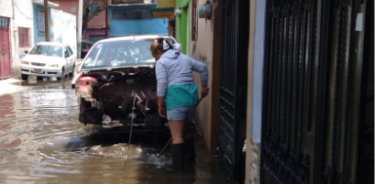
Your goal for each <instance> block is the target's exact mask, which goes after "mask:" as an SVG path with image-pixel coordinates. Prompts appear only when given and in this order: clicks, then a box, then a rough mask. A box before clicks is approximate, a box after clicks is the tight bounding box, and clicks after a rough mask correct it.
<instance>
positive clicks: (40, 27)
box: [38, 10, 45, 32]
mask: <svg viewBox="0 0 375 184" xmlns="http://www.w3.org/2000/svg"><path fill="white" fill-rule="evenodd" d="M38 31H39V32H45V24H44V10H38Z"/></svg>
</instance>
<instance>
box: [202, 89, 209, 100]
mask: <svg viewBox="0 0 375 184" xmlns="http://www.w3.org/2000/svg"><path fill="white" fill-rule="evenodd" d="M209 92H210V88H208V87H207V86H202V89H201V98H202V99H203V98H204V97H206V96H207V95H208V93H209Z"/></svg>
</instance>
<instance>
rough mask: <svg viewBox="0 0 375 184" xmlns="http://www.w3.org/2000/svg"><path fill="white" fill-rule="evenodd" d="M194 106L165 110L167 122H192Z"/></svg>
mask: <svg viewBox="0 0 375 184" xmlns="http://www.w3.org/2000/svg"><path fill="white" fill-rule="evenodd" d="M195 109H196V106H186V107H176V108H172V109H169V110H167V119H168V120H186V121H192V120H193V118H194V114H195Z"/></svg>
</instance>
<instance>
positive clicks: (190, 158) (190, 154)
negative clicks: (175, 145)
mask: <svg viewBox="0 0 375 184" xmlns="http://www.w3.org/2000/svg"><path fill="white" fill-rule="evenodd" d="M184 151H185V161H186V162H189V163H193V164H195V146H194V138H193V137H190V138H187V139H185V140H184Z"/></svg>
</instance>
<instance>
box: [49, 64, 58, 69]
mask: <svg viewBox="0 0 375 184" xmlns="http://www.w3.org/2000/svg"><path fill="white" fill-rule="evenodd" d="M48 66H49V67H54V68H58V67H59V64H51V65H48Z"/></svg>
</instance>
